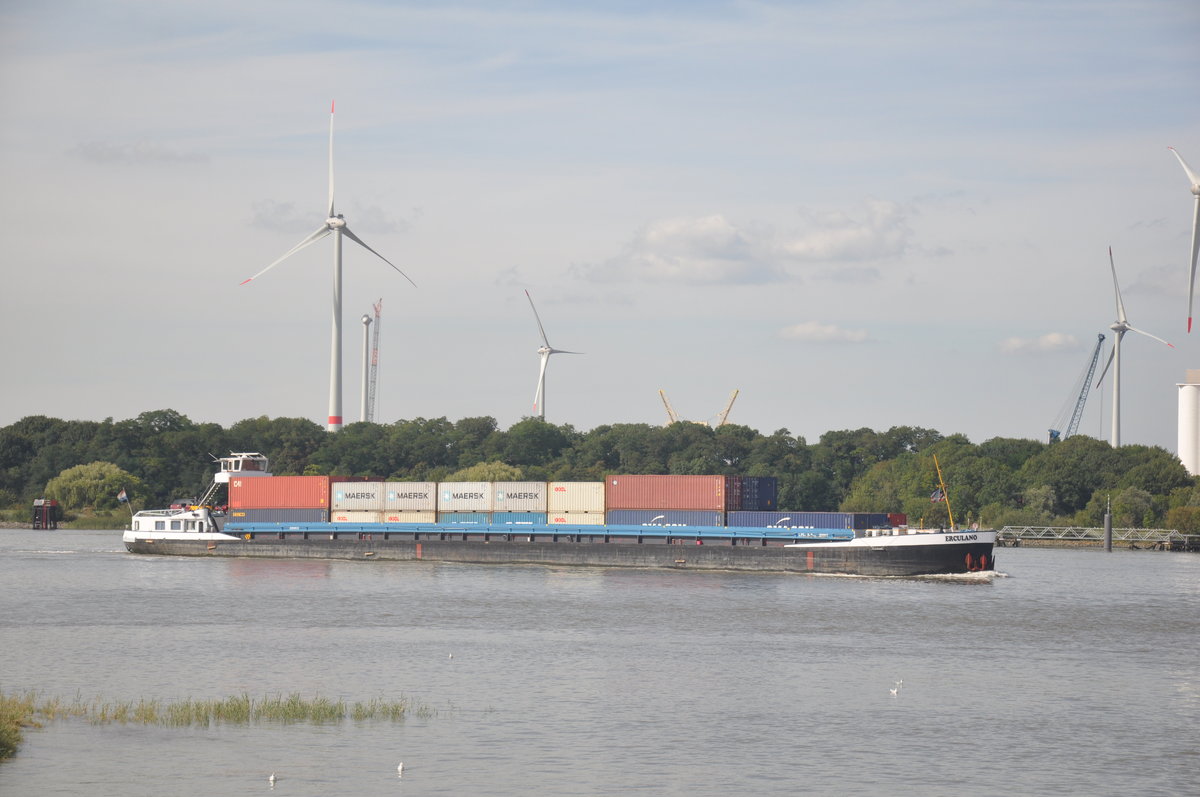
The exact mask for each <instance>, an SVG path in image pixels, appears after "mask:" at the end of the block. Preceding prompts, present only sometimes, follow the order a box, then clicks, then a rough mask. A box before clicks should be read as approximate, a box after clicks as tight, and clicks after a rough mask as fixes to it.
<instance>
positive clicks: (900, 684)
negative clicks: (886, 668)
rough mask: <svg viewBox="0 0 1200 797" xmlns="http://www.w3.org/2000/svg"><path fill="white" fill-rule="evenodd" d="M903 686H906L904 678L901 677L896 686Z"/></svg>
mask: <svg viewBox="0 0 1200 797" xmlns="http://www.w3.org/2000/svg"><path fill="white" fill-rule="evenodd" d="M902 686H904V679H903V678H901V679H900V680H899V681H896V688H897V689H899V688H900V687H902Z"/></svg>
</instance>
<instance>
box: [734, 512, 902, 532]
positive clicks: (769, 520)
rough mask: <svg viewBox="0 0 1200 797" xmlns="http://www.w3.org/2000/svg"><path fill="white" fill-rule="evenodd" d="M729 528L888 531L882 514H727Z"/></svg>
mask: <svg viewBox="0 0 1200 797" xmlns="http://www.w3.org/2000/svg"><path fill="white" fill-rule="evenodd" d="M728 523H729V525H730V526H750V527H755V528H762V527H767V528H771V527H775V528H786V529H796V528H803V529H874V528H884V527H887V528H890V527H891V524H890V522H889V521H888V516H887V515H886V514H885V513H882V512H730V513H729V517H728Z"/></svg>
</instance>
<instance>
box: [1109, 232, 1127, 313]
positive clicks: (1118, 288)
mask: <svg viewBox="0 0 1200 797" xmlns="http://www.w3.org/2000/svg"><path fill="white" fill-rule="evenodd" d="M1108 265H1109V266H1111V267H1112V275H1113V292H1114V293H1116V295H1117V320H1118V321H1120V322H1121V323H1122V324H1124V323H1125V322H1126V318H1125V305H1124V304H1123V303H1122V302H1121V286H1120V285H1118V284H1117V264H1116V263H1114V262H1113V253H1112V247H1111V246H1110V247H1108Z"/></svg>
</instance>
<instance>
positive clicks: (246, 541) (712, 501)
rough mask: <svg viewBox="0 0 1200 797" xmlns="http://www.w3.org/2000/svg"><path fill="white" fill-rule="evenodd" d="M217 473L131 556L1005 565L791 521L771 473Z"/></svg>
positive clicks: (983, 569)
mask: <svg viewBox="0 0 1200 797" xmlns="http://www.w3.org/2000/svg"><path fill="white" fill-rule="evenodd" d="M218 462H219V463H220V470H219V471H218V472H217V474H216V475H215V476H214V479H213V483H212V485H211V486H210V488H209V490H208V492H207V493H206V494H205V496H204V497H203V498H201V499H198V500H197V501H195V502H194V503H192V502H188V503H185V504H184V505H182V506H177V507H174V508H171V509H159V510H143V511H141V512H138V513H136V514H135V515H134V516H133V518H132V520H131V524H130V528H129V529H128V530H127V531H126V532H125V533H124V537H123V540H124V544H125V547H126V549H127V550H128V551H130V552H131V553H136V554H159V555H172V556H235V557H276V558H319V559H357V560H397V561H432V562H457V563H470V564H534V565H569V566H596V567H642V568H671V569H680V570H738V571H764V572H794V573H813V574H829V575H848V576H872V577H879V576H899V577H920V576H942V575H962V574H975V573H992V572H994V567H995V562H994V559H993V547H994V544H995V536H996V535H995V532H994V531H990V530H979V529H968V530H958V529H954V528H953V526H951V528H950V529H935V530H924V529H912V528H909V527H908V526H907V524H906V523H905V522H904V520H905V518H904V517H903V516H902V515H895V514H892V515H888V514H882V513H841V512H781V511H779V510H778V509H776V508H774V507H773V503H774V500H775V495H776V489H775V480H774V479H770V478H769V477H760V478H757V479H747V478H744V477H729V476H656V475H654V476H652V475H637V474H634V475H613V476H609V477H607V478H606V479H605V481H603V482H466V483H464V482H453V483H446V482H442V483H435V482H379V481H371V480H368V479H338V478H337V477H330V476H273V475H272V474H271V473H270V472H269V470H268V462H267V458H266V457H264V456H262V455H261V454H257V453H241V454H231V455H230V456H229V457H223V458H221V459H220V460H218ZM941 489H943V490H944V485H943V486H942V488H941ZM222 492H224V493H225V495H224V498H225V504H224V505H221V504H220V503H219V501H218V499H219V498H220V497H221V493H222Z"/></svg>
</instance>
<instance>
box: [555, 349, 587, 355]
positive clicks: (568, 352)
mask: <svg viewBox="0 0 1200 797" xmlns="http://www.w3.org/2000/svg"><path fill="white" fill-rule="evenodd" d="M550 353H551V354H583V352H581V351H567V350H566V349H555V348H551V349H550Z"/></svg>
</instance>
